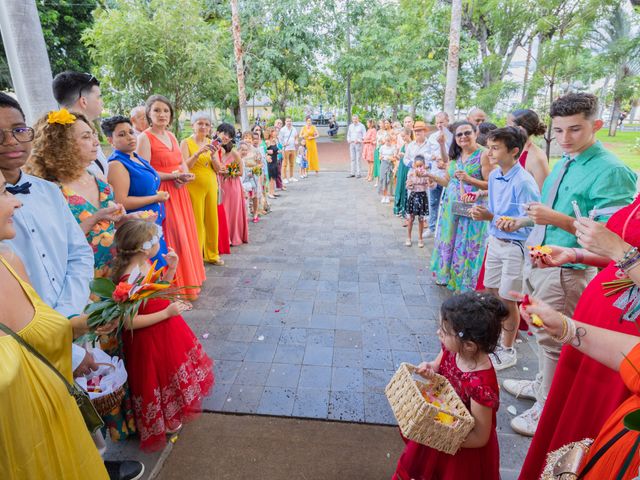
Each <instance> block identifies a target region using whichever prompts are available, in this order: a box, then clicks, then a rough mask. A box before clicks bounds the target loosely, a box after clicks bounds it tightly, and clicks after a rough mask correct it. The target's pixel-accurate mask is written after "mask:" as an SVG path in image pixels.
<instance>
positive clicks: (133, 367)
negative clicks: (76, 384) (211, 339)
mask: <svg viewBox="0 0 640 480" xmlns="http://www.w3.org/2000/svg"><path fill="white" fill-rule="evenodd" d="M123 279H124V277H123ZM168 306H169V301H168V300H164V299H160V298H151V299H149V300H147V301H146V303H143V304H142V305H141V306H140V309H139V310H138V313H139V314H140V315H147V314H150V313H155V312H160V311H162V310H164V309H165V308H167V307H168ZM122 340H123V343H124V352H125V362H126V366H127V373H128V374H129V389H130V391H131V396H132V398H133V407H134V412H135V417H136V425H137V427H138V433H139V434H140V448H142V449H143V450H146V451H151V450H159V449H161V448H163V447H164V445H165V443H166V432H167V430H174V429H176V428H177V427H179V426H180V424H181V423H185V422H186V421H188V420H190V419H192V418H193V417H195V416H196V415H197V414H198V413H200V412H201V411H202V400H203V399H204V398H205V397H206V396H207V395H209V393H210V392H211V389H212V388H213V384H214V378H213V361H212V360H211V359H210V358H209V357H208V356H207V354H206V353H205V352H204V350H203V349H202V345H201V344H200V342H199V341H198V339H197V338H196V336H195V335H194V334H193V332H192V331H191V329H190V328H189V326H188V325H187V324H186V322H185V321H184V319H183V318H182V316H180V315H178V316H175V317H170V318H168V319H167V320H164V321H162V322H159V323H156V324H155V325H152V326H150V327H146V328H141V329H138V330H133V331H130V330H123V331H122Z"/></svg>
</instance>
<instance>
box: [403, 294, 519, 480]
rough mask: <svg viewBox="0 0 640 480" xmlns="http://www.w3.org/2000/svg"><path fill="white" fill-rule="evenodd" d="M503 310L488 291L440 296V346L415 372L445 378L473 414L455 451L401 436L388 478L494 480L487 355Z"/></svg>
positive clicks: (493, 397) (493, 384)
mask: <svg viewBox="0 0 640 480" xmlns="http://www.w3.org/2000/svg"><path fill="white" fill-rule="evenodd" d="M507 315H508V311H507V309H506V307H505V306H504V304H503V303H502V302H501V301H500V300H499V299H498V298H496V297H494V296H493V295H489V294H484V293H478V292H467V293H463V294H461V295H456V296H454V297H451V298H449V299H448V300H446V301H445V302H444V303H443V304H442V307H441V310H440V318H441V320H440V328H439V329H438V336H439V338H440V341H441V342H442V349H441V350H440V353H439V354H438V356H437V358H436V359H435V360H434V361H433V362H423V363H422V364H420V366H419V367H418V370H417V373H419V374H420V375H422V376H424V377H425V378H427V379H429V378H430V377H431V376H432V375H433V372H438V373H439V374H440V375H443V376H444V377H446V378H447V379H448V380H449V382H450V383H451V385H452V386H453V388H454V389H455V391H456V393H457V394H458V395H459V396H460V399H461V400H462V401H463V402H464V404H465V405H466V407H467V409H468V410H469V412H471V415H472V416H473V418H474V419H475V426H474V427H473V430H471V432H470V433H469V436H468V437H467V438H466V440H465V441H464V443H463V444H462V447H461V448H460V449H459V450H458V451H457V452H456V454H455V455H449V454H447V453H443V452H440V451H437V450H434V449H432V448H430V447H427V446H425V445H421V444H419V443H416V442H413V441H411V440H407V439H405V438H404V437H403V439H404V441H405V443H406V445H405V448H404V451H403V452H402V455H401V456H400V460H398V466H397V467H396V473H395V474H394V476H393V480H411V479H413V480H433V479H438V480H461V479H466V478H473V479H474V480H497V479H499V478H500V451H499V448H498V435H497V433H496V412H497V411H498V405H499V396H500V394H499V390H498V380H497V378H496V372H495V370H494V369H493V365H492V364H491V360H490V359H489V354H490V353H491V352H493V351H494V350H495V348H496V345H497V343H498V339H499V338H500V331H501V328H502V322H503V320H504V319H505V318H506V317H507Z"/></svg>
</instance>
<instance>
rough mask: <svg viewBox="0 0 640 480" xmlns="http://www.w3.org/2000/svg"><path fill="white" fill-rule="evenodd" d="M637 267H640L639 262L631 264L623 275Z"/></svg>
mask: <svg viewBox="0 0 640 480" xmlns="http://www.w3.org/2000/svg"><path fill="white" fill-rule="evenodd" d="M638 265H640V260H639V261H637V262H635V263H632V264H631V265H629V266H628V267H627V268H626V269H625V270H624V271H625V273H629V272H630V271H631V270H633V269H634V268H636V267H637V266H638Z"/></svg>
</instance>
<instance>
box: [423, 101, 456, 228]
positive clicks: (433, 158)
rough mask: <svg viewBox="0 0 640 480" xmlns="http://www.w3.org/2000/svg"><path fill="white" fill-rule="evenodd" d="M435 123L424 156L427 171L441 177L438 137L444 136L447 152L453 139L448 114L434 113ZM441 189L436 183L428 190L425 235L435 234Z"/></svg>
mask: <svg viewBox="0 0 640 480" xmlns="http://www.w3.org/2000/svg"><path fill="white" fill-rule="evenodd" d="M435 124H436V128H437V129H438V131H437V132H434V133H432V134H431V135H429V138H428V139H427V147H428V150H427V157H426V158H427V161H428V162H429V171H430V172H431V173H433V174H434V175H435V176H437V177H440V178H442V177H444V176H445V175H446V173H447V168H446V165H445V164H444V163H443V162H442V159H441V155H440V143H439V142H438V138H439V137H441V136H444V142H445V143H444V146H445V149H446V150H447V152H448V151H449V147H450V146H451V142H452V141H453V133H451V131H450V130H449V115H448V114H447V113H446V112H438V113H436V116H435ZM442 191H443V187H442V186H441V185H438V184H435V186H433V187H432V188H431V189H430V190H429V230H428V231H427V236H431V235H433V234H435V231H436V224H437V222H438V210H439V208H440V199H441V198H442Z"/></svg>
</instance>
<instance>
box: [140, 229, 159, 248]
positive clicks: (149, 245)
mask: <svg viewBox="0 0 640 480" xmlns="http://www.w3.org/2000/svg"><path fill="white" fill-rule="evenodd" d="M156 228H157V229H158V230H157V233H156V234H155V235H154V236H153V237H151V240H148V241H146V242H144V243H143V244H142V250H151V248H152V247H153V246H154V245H157V244H158V243H160V239H161V238H162V227H161V226H160V225H158V224H156Z"/></svg>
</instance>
